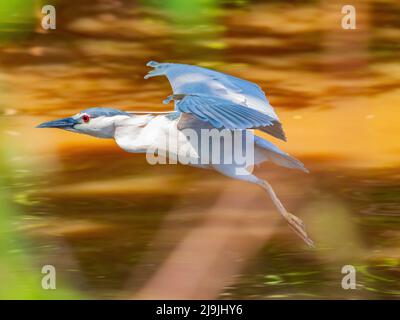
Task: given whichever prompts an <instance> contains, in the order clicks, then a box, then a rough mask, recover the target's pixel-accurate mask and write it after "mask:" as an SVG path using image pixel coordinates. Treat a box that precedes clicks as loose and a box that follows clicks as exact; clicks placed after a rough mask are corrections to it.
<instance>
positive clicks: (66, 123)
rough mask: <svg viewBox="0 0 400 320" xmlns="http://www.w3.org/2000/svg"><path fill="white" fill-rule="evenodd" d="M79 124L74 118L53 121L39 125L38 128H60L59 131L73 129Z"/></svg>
mask: <svg viewBox="0 0 400 320" xmlns="http://www.w3.org/2000/svg"><path fill="white" fill-rule="evenodd" d="M78 123H79V122H78V121H77V120H75V119H74V118H70V117H69V118H64V119H59V120H53V121H49V122H44V123H42V124H39V125H38V126H37V127H36V128H58V129H71V128H73V126H74V125H76V124H78Z"/></svg>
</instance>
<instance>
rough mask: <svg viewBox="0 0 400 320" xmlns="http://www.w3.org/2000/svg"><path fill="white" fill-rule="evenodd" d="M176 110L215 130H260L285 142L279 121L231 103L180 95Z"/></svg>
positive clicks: (213, 98) (218, 99) (207, 97)
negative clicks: (207, 124)
mask: <svg viewBox="0 0 400 320" xmlns="http://www.w3.org/2000/svg"><path fill="white" fill-rule="evenodd" d="M180 98H181V99H180V100H176V109H177V110H178V111H180V112H182V113H188V114H193V115H194V116H195V117H196V118H198V119H199V120H202V121H204V122H208V123H210V124H211V125H212V126H213V127H215V128H225V129H230V130H234V129H241V130H244V129H252V128H254V129H260V130H262V131H264V132H267V133H269V134H271V135H272V136H274V137H276V138H279V139H282V140H285V134H284V132H283V130H282V126H281V124H280V123H279V121H277V120H275V119H274V118H272V117H271V116H269V115H267V114H265V113H262V112H259V111H257V110H254V109H251V108H246V107H244V106H242V105H240V104H236V103H234V102H232V101H229V100H225V99H221V98H217V97H210V96H204V95H194V94H190V95H180Z"/></svg>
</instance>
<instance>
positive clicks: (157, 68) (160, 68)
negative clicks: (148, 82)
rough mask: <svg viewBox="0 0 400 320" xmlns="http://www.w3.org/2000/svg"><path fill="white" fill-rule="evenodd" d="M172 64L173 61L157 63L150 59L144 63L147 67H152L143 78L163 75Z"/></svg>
mask: <svg viewBox="0 0 400 320" xmlns="http://www.w3.org/2000/svg"><path fill="white" fill-rule="evenodd" d="M172 65H173V63H158V62H155V61H150V62H148V63H147V64H146V66H148V67H152V68H154V69H153V70H150V71H149V72H148V73H147V74H146V75H145V76H144V78H145V79H148V78H151V77H156V76H165V75H166V73H167V70H168V69H169V68H170V67H171V66H172Z"/></svg>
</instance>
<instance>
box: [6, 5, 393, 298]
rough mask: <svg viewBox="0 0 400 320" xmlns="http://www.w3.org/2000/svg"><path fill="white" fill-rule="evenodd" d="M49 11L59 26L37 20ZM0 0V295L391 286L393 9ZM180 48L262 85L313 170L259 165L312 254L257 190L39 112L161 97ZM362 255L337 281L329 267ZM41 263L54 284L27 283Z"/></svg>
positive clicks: (325, 294) (329, 294)
mask: <svg viewBox="0 0 400 320" xmlns="http://www.w3.org/2000/svg"><path fill="white" fill-rule="evenodd" d="M46 4H52V5H54V6H55V8H56V30H44V29H43V28H42V27H41V19H42V17H43V14H42V13H41V8H42V6H44V5H46ZM345 4H348V3H347V2H342V1H336V0H334V1H323V0H320V1H313V0H308V1H287V2H282V1H259V0H236V1H235V0H232V1H230V0H191V1H186V0H148V1H146V0H79V1H66V0H59V1H51V3H48V2H47V1H34V0H30V1H25V0H8V1H2V2H1V3H0V68H1V69H0V271H1V272H0V298H2V299H11V298H18V299H60V298H71V299H75V298H78V299H79V298H85V299H87V298H100V299H101V298H112V299H114V298H133V299H149V298H150V299H151V298H152V299H158V298H168V299H182V298H186V299H199V298H205V299H207V298H218V299H361V298H366V299H399V298H400V285H399V279H400V262H399V261H400V219H399V216H400V184H399V178H400V161H399V154H400V148H399V134H400V122H399V105H400V86H399V84H400V64H399V49H400V48H399V43H400V41H399V40H400V19H399V17H400V6H399V3H398V1H395V0H386V1H385V0H382V1H372V0H370V1H351V4H352V5H354V6H355V8H356V14H357V16H356V18H357V20H356V23H357V24H356V25H357V29H356V30H344V29H342V27H341V19H342V17H343V14H342V13H341V9H342V6H343V5H345ZM149 60H156V61H159V62H165V61H168V62H180V63H190V64H197V65H201V66H205V67H210V68H215V69H217V70H219V71H223V72H227V73H230V74H233V75H235V76H238V77H242V78H245V79H248V80H250V81H254V82H257V83H258V84H259V85H260V86H261V87H262V88H263V89H264V90H265V92H266V94H267V96H268V97H269V99H270V102H271V104H272V105H273V106H274V107H275V110H276V111H277V113H278V115H279V117H280V118H281V120H282V122H283V125H284V128H285V131H286V134H287V136H288V142H287V143H284V142H281V141H278V140H276V139H274V138H273V137H271V136H268V139H270V140H271V141H273V142H274V143H276V144H277V145H278V146H279V147H280V148H282V149H283V150H285V151H287V152H289V153H290V154H292V155H294V156H296V157H297V158H299V159H300V160H302V161H303V162H304V163H305V165H306V166H307V167H308V169H310V171H311V172H310V174H308V175H307V174H304V173H301V172H295V171H291V170H289V169H284V168H280V167H276V166H274V165H270V164H263V165H262V166H261V167H259V168H258V169H257V171H256V172H257V173H258V174H259V175H260V176H261V177H263V178H265V179H267V180H268V181H270V182H271V184H272V185H273V186H274V188H275V190H276V192H277V194H278V195H279V196H280V198H281V200H282V201H283V203H284V204H285V205H286V207H287V208H288V209H289V211H291V212H292V213H294V214H296V215H298V216H299V217H301V218H302V219H303V221H304V222H305V223H306V225H307V230H308V233H309V235H310V237H311V238H313V239H314V241H315V242H316V248H315V249H309V248H307V247H306V246H305V245H304V244H303V243H302V241H301V240H300V239H299V238H298V237H297V236H296V235H295V234H293V232H292V231H291V229H290V228H289V227H288V226H287V225H286V223H285V222H284V221H283V219H281V218H280V216H279V214H278V213H277V211H276V210H275V208H274V207H273V205H272V204H271V201H270V200H269V198H268V197H267V196H266V195H265V193H264V192H263V191H262V190H261V189H260V190H259V189H258V188H257V187H255V186H252V185H247V184H245V183H242V182H234V181H231V180H229V179H227V178H225V177H222V176H220V175H218V174H217V173H213V172H208V171H206V170H199V169H194V168H190V167H184V166H177V165H170V166H150V165H148V164H147V162H146V159H145V155H137V154H135V155H133V154H128V153H125V152H124V151H123V150H121V149H119V148H118V147H117V146H116V145H115V143H114V141H113V140H109V141H108V140H100V139H95V138H91V137H88V136H83V135H76V134H73V133H69V132H62V131H56V130H39V129H35V126H36V125H37V124H39V123H41V122H43V121H47V120H50V119H54V118H58V117H63V116H68V115H72V114H74V113H77V112H78V111H80V110H82V109H86V108H88V107H92V106H108V107H115V108H119V109H123V110H132V111H134V110H146V109H148V110H165V108H166V106H164V105H162V103H161V101H162V100H163V99H164V98H165V97H166V96H167V95H168V94H170V91H171V90H170V87H169V84H168V82H167V80H166V79H165V78H154V79H151V80H148V81H145V80H143V76H144V75H145V73H146V69H147V68H146V67H145V63H146V62H147V61H149ZM349 264H350V265H353V266H354V267H355V268H356V270H357V289H356V290H343V289H342V287H341V280H342V277H343V276H344V275H343V274H341V269H342V267H343V266H344V265H349ZM44 265H53V266H54V267H55V268H56V271H57V289H56V290H43V289H42V288H41V279H42V276H43V275H42V274H41V269H42V266H44Z"/></svg>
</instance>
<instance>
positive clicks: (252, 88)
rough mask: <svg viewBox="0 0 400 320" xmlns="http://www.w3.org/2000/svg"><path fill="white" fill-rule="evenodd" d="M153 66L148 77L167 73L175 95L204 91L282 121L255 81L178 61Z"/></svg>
mask: <svg viewBox="0 0 400 320" xmlns="http://www.w3.org/2000/svg"><path fill="white" fill-rule="evenodd" d="M147 65H148V66H151V67H154V68H155V69H154V70H151V71H150V72H149V73H148V74H147V75H146V76H145V78H146V79H147V78H149V77H153V76H159V75H165V76H166V77H167V78H168V80H169V82H170V84H171V86H172V90H173V93H174V94H203V95H208V96H213V97H218V98H222V99H225V100H229V101H231V102H234V103H236V104H239V105H242V106H244V107H247V108H250V109H255V110H257V111H259V112H262V113H265V114H267V115H269V116H270V117H271V118H273V119H275V120H277V121H279V118H278V116H277V115H276V113H275V111H274V109H273V107H272V106H271V105H270V104H269V101H268V99H267V98H266V96H265V93H264V92H263V91H262V89H261V88H260V87H259V86H258V85H257V84H255V83H253V82H250V81H246V80H243V79H240V78H237V77H234V76H231V75H228V74H225V73H222V72H218V71H214V70H210V69H206V68H202V67H198V66H192V65H186V64H178V63H157V62H154V61H151V62H149V63H148V64H147Z"/></svg>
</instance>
